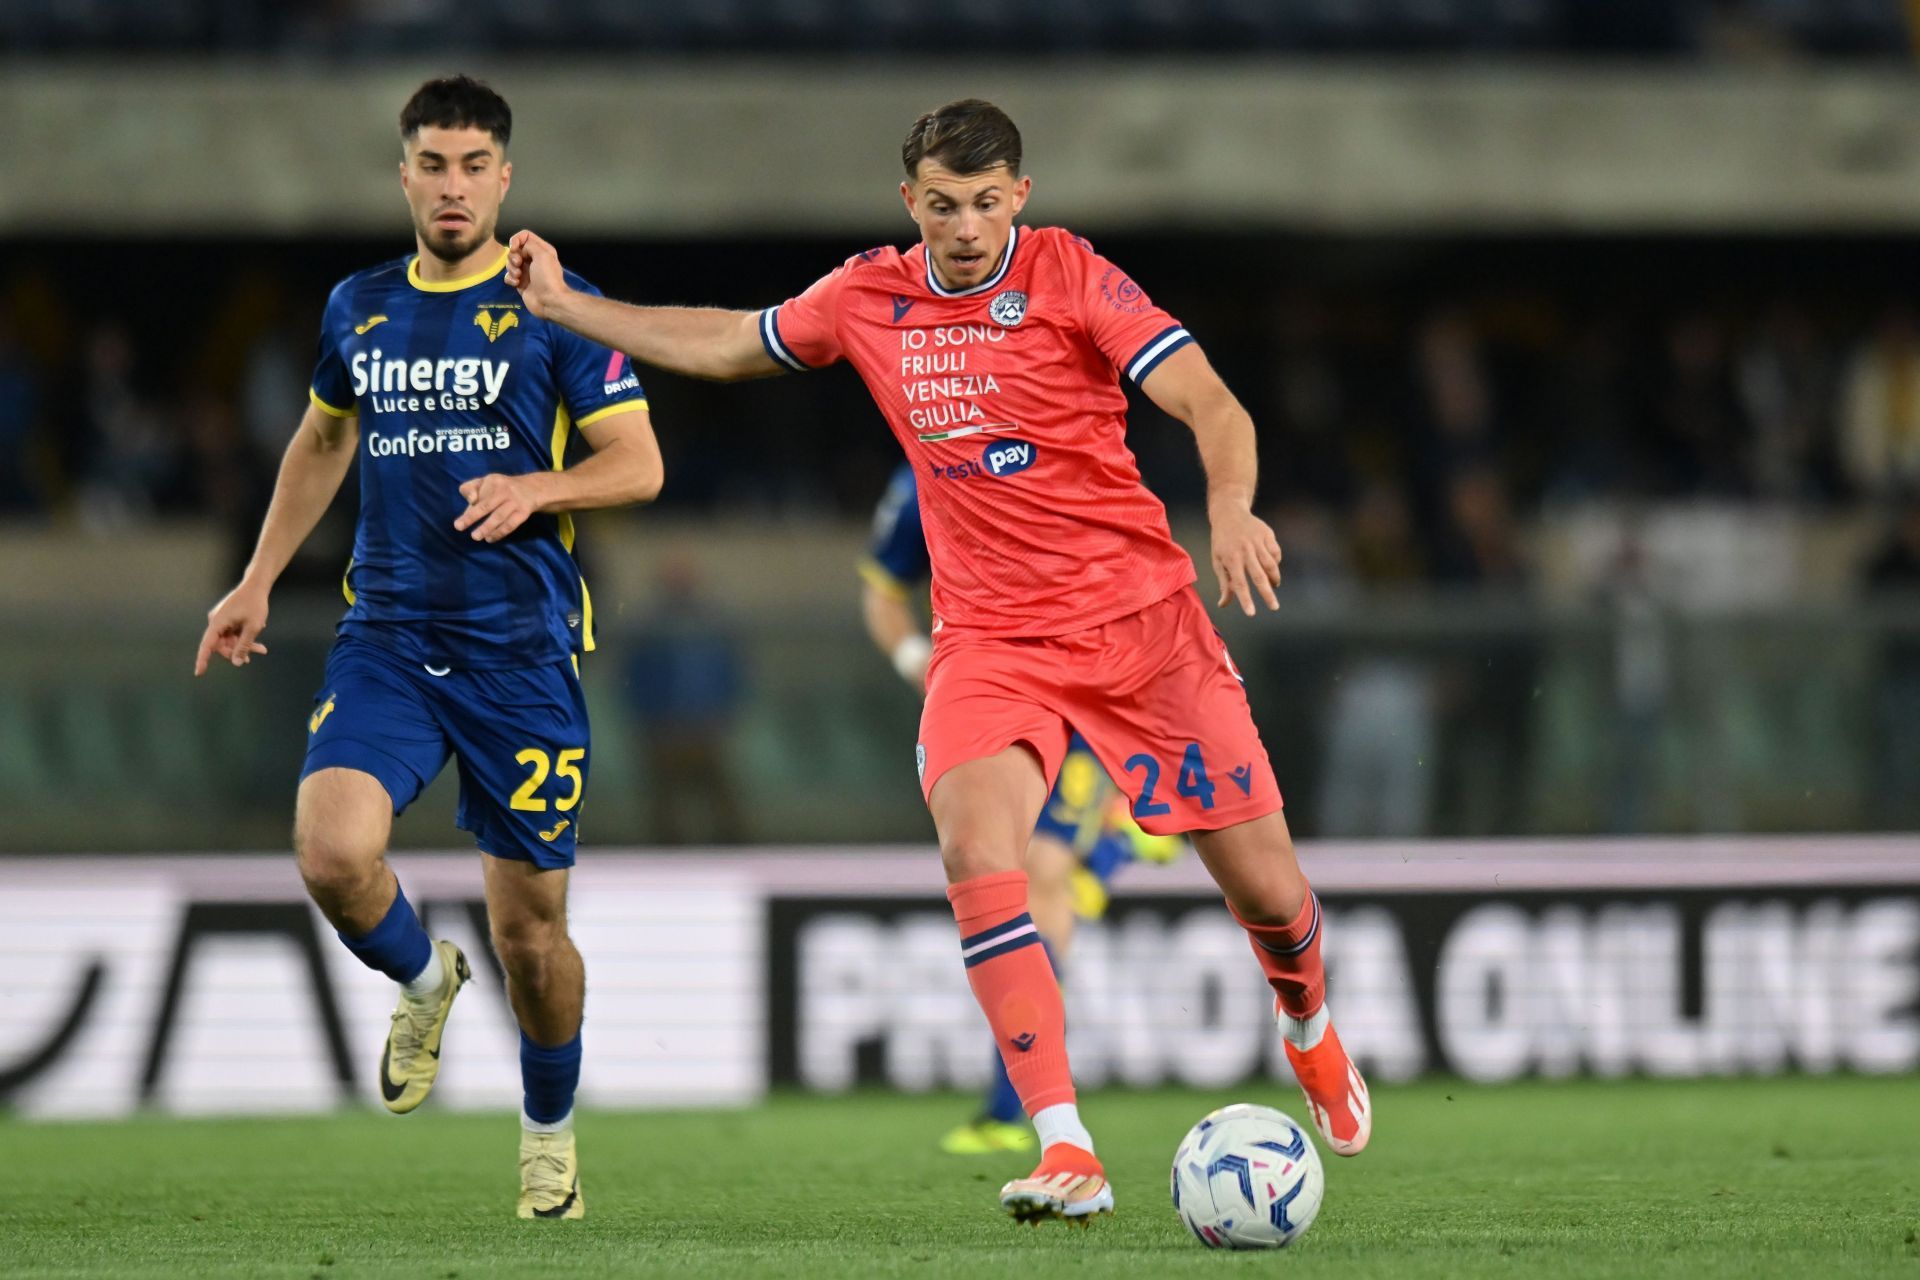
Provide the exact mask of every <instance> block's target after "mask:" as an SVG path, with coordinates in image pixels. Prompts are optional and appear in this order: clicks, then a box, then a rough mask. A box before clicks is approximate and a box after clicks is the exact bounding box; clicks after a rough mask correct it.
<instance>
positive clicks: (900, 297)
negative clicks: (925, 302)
mask: <svg viewBox="0 0 1920 1280" xmlns="http://www.w3.org/2000/svg"><path fill="white" fill-rule="evenodd" d="M915 301H916V299H913V298H909V297H907V296H906V295H905V294H900V293H896V294H894V295H893V322H894V323H895V324H899V323H900V322H901V321H902V320H904V319H905V318H906V315H907V312H909V311H911V310H913V304H914V302H915Z"/></svg>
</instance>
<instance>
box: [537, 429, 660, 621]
mask: <svg viewBox="0 0 1920 1280" xmlns="http://www.w3.org/2000/svg"><path fill="white" fill-rule="evenodd" d="M641 404H642V406H643V407H644V405H645V402H644V401H642V402H641ZM589 416H591V415H589ZM572 425H573V419H572V418H570V417H568V416H567V406H566V405H564V404H557V405H555V406H554V407H553V438H552V439H551V440H550V441H549V442H548V445H547V447H548V449H549V450H550V451H551V453H552V454H553V469H554V470H555V471H564V470H566V457H567V431H568V429H569V428H571V427H572ZM559 523H560V545H561V546H563V547H565V548H566V549H567V554H568V555H572V554H573V540H574V537H575V534H574V528H573V512H571V511H562V512H561V513H560V522H559ZM580 647H581V648H582V649H584V650H586V651H587V652H588V653H592V652H593V649H594V644H593V596H592V595H590V594H589V593H588V591H587V580H586V578H585V577H582V578H581V579H580Z"/></svg>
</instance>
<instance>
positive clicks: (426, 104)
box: [400, 76, 513, 152]
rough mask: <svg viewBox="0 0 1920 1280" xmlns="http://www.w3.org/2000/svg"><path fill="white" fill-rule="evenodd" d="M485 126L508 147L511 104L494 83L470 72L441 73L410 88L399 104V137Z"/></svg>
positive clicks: (496, 140) (482, 127)
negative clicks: (423, 131) (414, 87)
mask: <svg viewBox="0 0 1920 1280" xmlns="http://www.w3.org/2000/svg"><path fill="white" fill-rule="evenodd" d="M428 127H432V128H435V129H484V130H486V131H487V132H488V133H490V134H492V135H493V140H494V141H495V142H497V143H499V144H500V150H501V151H503V152H504V151H505V150H506V149H507V139H508V138H510V137H511V136H513V108H512V107H509V106H508V105H507V100H506V99H505V98H503V97H501V96H500V95H499V94H498V93H495V92H494V90H493V86H492V85H490V84H487V83H486V82H485V81H483V80H475V79H474V78H473V77H472V76H442V77H441V78H440V79H438V80H429V81H427V82H426V83H425V84H423V85H421V86H420V87H419V88H418V89H415V90H414V91H413V96H412V97H411V98H408V99H407V105H406V106H404V107H402V108H400V138H401V141H403V142H412V141H413V140H414V139H415V138H417V137H419V136H420V131H421V130H422V129H425V128H428Z"/></svg>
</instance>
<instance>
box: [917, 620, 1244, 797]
mask: <svg viewBox="0 0 1920 1280" xmlns="http://www.w3.org/2000/svg"><path fill="white" fill-rule="evenodd" d="M1071 730H1078V731H1079V733H1080V735H1081V736H1082V737H1084V738H1085V739H1086V740H1087V742H1088V743H1089V745H1091V746H1092V747H1093V752H1094V754H1095V755H1097V756H1098V757H1099V758H1100V763H1101V764H1102V765H1104V766H1105V767H1106V770H1107V774H1108V775H1109V776H1110V777H1111V778H1112V779H1113V780H1114V782H1115V784H1116V785H1118V786H1119V788H1120V789H1121V790H1122V791H1124V792H1126V793H1127V796H1128V797H1129V798H1130V799H1131V800H1132V801H1133V815H1134V818H1135V820H1136V821H1138V822H1139V824H1140V825H1141V827H1142V828H1144V829H1145V830H1147V831H1150V832H1152V833H1154V834H1155V835H1178V834H1181V833H1184V832H1188V831H1214V830H1218V829H1219V828H1221V827H1230V826H1233V825H1235V824H1236V823H1241V822H1247V821H1250V820H1252V819H1254V818H1261V817H1265V816H1266V815H1267V814H1269V813H1274V812H1276V811H1278V810H1279V808H1280V807H1281V801H1280V786H1279V783H1277V782H1276V781H1275V780H1274V777H1273V765H1272V764H1271V763H1270V762H1269V761H1268V760H1267V749H1266V748H1265V747H1263V746H1261V745H1260V733H1259V730H1257V729H1255V728H1254V727H1253V713H1252V712H1251V711H1250V710H1249V709H1248V707H1247V695H1246V691H1245V690H1244V689H1242V688H1241V684H1240V675H1239V672H1238V671H1237V670H1235V668H1234V665H1233V659H1232V658H1230V657H1229V656H1228V655H1227V645H1226V642H1225V641H1224V640H1222V639H1221V638H1220V633H1219V632H1218V631H1216V630H1214V628H1213V623H1212V622H1211V621H1210V620H1209V619H1208V617H1207V611H1206V606H1205V605H1203V604H1201V603H1200V597H1199V596H1197V595H1195V594H1194V592H1193V590H1192V589H1191V588H1182V589H1181V590H1179V591H1177V592H1175V593H1174V594H1173V595H1170V596H1168V597H1167V598H1166V599H1164V600H1162V601H1160V602H1159V603H1158V604H1152V605H1148V606H1147V607H1146V608H1144V609H1142V610H1140V611H1139V612H1138V613H1131V614H1128V615H1127V616H1126V617H1124V618H1116V619H1114V620H1113V621H1112V622H1108V623H1103V624H1102V625H1100V626H1097V627H1089V628H1087V629H1086V630H1085V631H1075V632H1072V633H1070V634H1068V635H1064V636H1047V637H1044V638H1035V639H1013V640H991V639H970V638H967V637H965V636H956V635H952V634H948V635H942V636H939V637H937V638H936V642H935V644H934V649H933V662H932V664H931V665H930V666H929V667H928V669H927V702H926V708H925V710H924V711H923V712H922V713H921V715H920V746H919V752H918V755H919V762H920V789H921V792H922V794H931V793H932V791H933V784H934V783H936V782H938V781H939V780H940V775H942V774H943V773H945V772H946V771H947V770H949V769H951V768H953V767H954V766H955V765H957V764H965V763H966V762H967V761H969V760H980V759H984V758H986V757H988V756H992V755H997V754H999V753H1000V752H1002V751H1005V750H1006V749H1007V748H1008V747H1010V746H1013V745H1014V744H1015V743H1025V744H1026V745H1027V746H1028V747H1030V748H1031V749H1032V750H1033V753H1034V754H1035V755H1037V756H1039V757H1040V766H1041V768H1042V769H1043V770H1044V771H1045V773H1046V776H1047V785H1048V786H1049V787H1051V786H1053V782H1054V779H1055V777H1056V776H1057V775H1058V774H1059V772H1060V762H1061V761H1062V760H1063V759H1064V758H1065V757H1066V754H1067V738H1068V734H1069V732H1070V731H1071Z"/></svg>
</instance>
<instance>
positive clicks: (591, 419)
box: [573, 400, 647, 427]
mask: <svg viewBox="0 0 1920 1280" xmlns="http://www.w3.org/2000/svg"><path fill="white" fill-rule="evenodd" d="M646 407H647V402H646V401H645V400H623V401H621V402H620V403H619V404H610V405H608V406H607V407H606V408H604V409H595V410H594V411H593V412H592V413H589V414H587V415H586V416H585V417H583V418H575V419H574V420H573V425H574V426H576V427H590V426H592V425H593V424H594V423H596V422H598V421H600V420H601V419H602V418H611V417H612V416H613V415H614V414H616V413H633V412H634V411H635V410H639V409H645V408H646Z"/></svg>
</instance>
